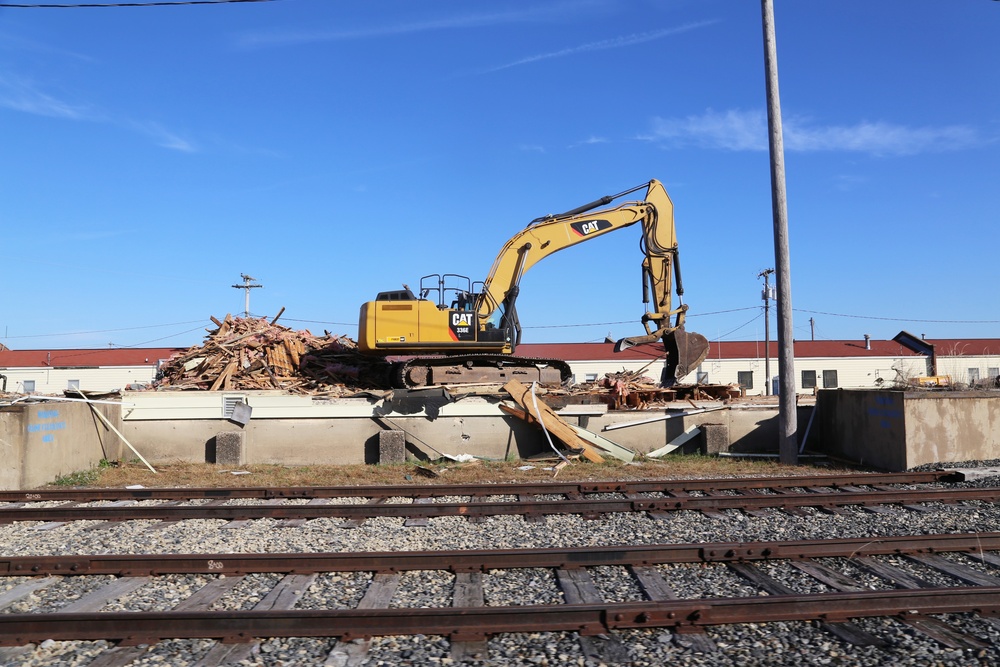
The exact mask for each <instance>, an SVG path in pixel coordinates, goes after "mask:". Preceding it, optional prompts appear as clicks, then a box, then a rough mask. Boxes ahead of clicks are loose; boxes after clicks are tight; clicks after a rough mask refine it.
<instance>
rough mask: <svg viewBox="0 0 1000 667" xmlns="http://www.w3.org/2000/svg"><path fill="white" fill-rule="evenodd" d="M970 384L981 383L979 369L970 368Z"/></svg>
mask: <svg viewBox="0 0 1000 667" xmlns="http://www.w3.org/2000/svg"><path fill="white" fill-rule="evenodd" d="M969 382H979V369H978V368H970V369H969Z"/></svg>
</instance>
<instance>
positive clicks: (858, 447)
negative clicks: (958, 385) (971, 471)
mask: <svg viewBox="0 0 1000 667" xmlns="http://www.w3.org/2000/svg"><path fill="white" fill-rule="evenodd" d="M816 414H817V417H816V421H817V425H818V426H819V427H820V431H821V433H822V440H821V444H820V445H819V447H817V449H818V451H821V452H823V453H826V454H829V455H831V456H836V457H839V458H844V459H847V460H849V461H854V462H857V463H861V464H864V465H870V466H874V467H876V468H881V469H884V470H890V471H901V470H908V469H910V468H914V467H916V466H920V465H925V464H929V463H942V464H947V463H957V462H961V461H979V460H989V459H996V458H1000V394H997V393H995V392H949V391H943V392H902V391H873V390H838V391H821V392H819V394H818V396H817V413H816ZM817 425H814V428H816V426H817Z"/></svg>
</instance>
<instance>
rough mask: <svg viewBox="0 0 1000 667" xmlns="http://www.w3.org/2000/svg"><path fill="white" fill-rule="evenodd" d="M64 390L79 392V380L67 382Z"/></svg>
mask: <svg viewBox="0 0 1000 667" xmlns="http://www.w3.org/2000/svg"><path fill="white" fill-rule="evenodd" d="M66 388H67V389H75V390H77V391H79V390H80V381H79V380H70V381H68V382H67V383H66Z"/></svg>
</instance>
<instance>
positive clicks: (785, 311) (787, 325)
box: [761, 0, 799, 465]
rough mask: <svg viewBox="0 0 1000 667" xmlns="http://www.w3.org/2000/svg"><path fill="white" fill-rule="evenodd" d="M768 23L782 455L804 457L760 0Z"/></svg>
mask: <svg viewBox="0 0 1000 667" xmlns="http://www.w3.org/2000/svg"><path fill="white" fill-rule="evenodd" d="M761 20H762V23H763V28H764V72H765V80H766V84H767V129H768V149H769V151H770V155H771V209H772V211H773V214H774V268H775V272H776V273H777V280H776V283H777V288H778V376H779V377H778V393H779V398H778V460H779V461H781V463H784V464H786V465H797V464H798V462H799V446H798V417H797V415H796V414H795V351H794V347H793V346H794V338H793V335H794V333H793V329H792V279H791V274H790V265H791V260H790V258H789V252H788V201H787V197H786V192H785V146H784V139H783V138H782V133H781V99H780V97H779V95H778V46H777V43H776V39H775V30H774V0H761Z"/></svg>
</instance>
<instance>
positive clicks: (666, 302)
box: [476, 179, 708, 385]
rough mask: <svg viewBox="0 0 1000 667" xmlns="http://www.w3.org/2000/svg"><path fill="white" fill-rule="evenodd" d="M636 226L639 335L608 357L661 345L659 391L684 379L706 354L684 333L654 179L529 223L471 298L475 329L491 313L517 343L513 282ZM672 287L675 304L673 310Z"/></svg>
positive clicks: (663, 204) (666, 208)
mask: <svg viewBox="0 0 1000 667" xmlns="http://www.w3.org/2000/svg"><path fill="white" fill-rule="evenodd" d="M643 188H645V189H646V196H645V198H644V199H643V200H642V201H628V202H624V203H621V204H618V205H616V206H611V207H609V204H611V203H612V202H614V201H616V200H619V199H621V198H623V197H625V196H626V195H628V194H631V193H633V192H636V191H638V190H641V189H643ZM636 223H641V226H642V236H641V248H642V252H643V259H642V278H643V280H642V285H643V302H644V303H645V304H646V309H647V310H646V313H645V314H644V315H643V317H642V323H643V326H644V327H645V329H646V335H645V336H636V337H631V338H625V339H622V340H619V341H618V342H617V343H616V344H615V351H616V352H620V351H621V350H624V349H627V348H629V347H632V346H634V345H641V344H644V343H652V342H655V341H657V340H661V341H663V344H664V348H665V353H666V365H665V368H664V375H663V378H662V379H661V382H662V384H664V385H672V384H674V383H675V382H676V381H677V380H679V379H680V378H683V377H684V376H685V375H687V374H688V373H690V372H691V371H692V370H693V369H694V368H695V367H696V366H697V365H698V364H700V363H701V362H702V360H704V358H705V356H707V354H708V340H707V339H706V338H705V337H704V336H702V335H700V334H696V333H688V332H686V331H685V329H684V323H685V314H686V312H687V309H688V307H687V306H686V305H684V304H683V302H682V299H681V298H682V297H683V294H684V288H683V283H682V282H681V274H680V264H679V255H678V248H677V235H676V230H675V227H674V209H673V203H672V202H671V201H670V197H669V196H668V195H667V192H666V190H665V189H664V187H663V184H662V183H660V182H659V181H657V180H655V179H654V180H651V181H649V183H645V184H643V185H640V186H637V187H635V188H631V189H629V190H626V191H624V192H621V193H619V194H617V195H610V196H607V197H602V198H601V199H598V200H596V201H594V202H591V203H590V204H586V205H584V206H580V207H578V208H575V209H573V210H571V211H567V212H565V213H561V214H559V215H548V216H544V217H542V218H538V219H536V220H533V221H532V223H531V224H530V225H528V227H526V228H525V229H524V230H522V231H521V232H519V233H518V234H516V235H515V236H514V237H512V238H511V239H510V240H509V241H507V243H506V244H505V245H504V247H503V248H502V249H501V250H500V252H499V254H498V255H497V257H496V260H495V261H494V262H493V267H492V268H491V269H490V273H489V275H488V277H487V278H486V280H485V281H484V285H483V289H482V291H481V292H480V293H479V294H478V295H477V299H478V301H477V304H476V311H477V313H478V316H479V319H480V322H481V323H486V322H489V321H494V322H495V321H496V320H497V319H498V318H497V313H498V311H499V312H501V313H502V314H503V318H504V320H505V322H504V324H505V325H507V326H510V327H512V328H513V329H514V330H515V331H516V340H515V341H514V343H515V345H516V343H517V342H518V341H519V339H520V326H519V324H518V322H517V311H516V309H515V301H516V298H517V295H518V292H519V283H520V281H521V277H522V276H523V275H524V274H525V272H527V271H528V270H529V269H530V268H531V267H532V266H534V265H535V264H537V263H538V262H540V261H541V260H543V259H545V258H546V257H548V256H550V255H552V254H554V253H556V252H559V251H560V250H563V249H565V248H568V247H570V246H574V245H576V244H578V243H583V242H584V241H589V240H591V239H594V238H597V237H598V236H603V235H605V234H610V233H611V232H614V231H617V230H619V229H624V228H625V227H630V226H632V225H634V224H636ZM674 287H676V293H677V297H678V303H677V305H676V306H674V305H673V301H672V295H673V291H674Z"/></svg>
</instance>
